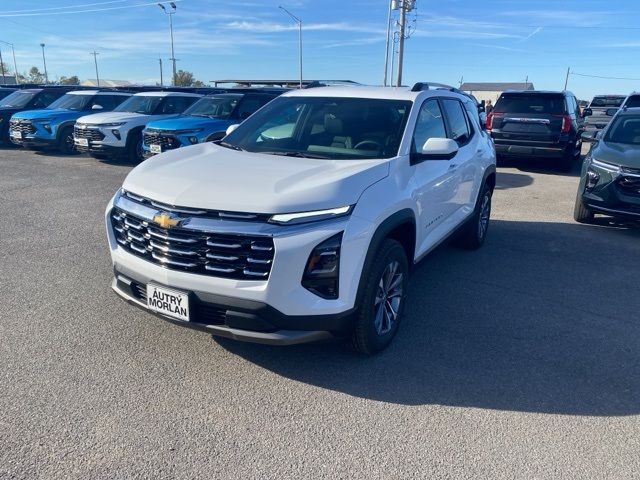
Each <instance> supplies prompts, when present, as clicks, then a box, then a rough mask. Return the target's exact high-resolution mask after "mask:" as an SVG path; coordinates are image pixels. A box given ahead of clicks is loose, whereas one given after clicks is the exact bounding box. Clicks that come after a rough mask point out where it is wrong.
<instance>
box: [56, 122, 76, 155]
mask: <svg viewBox="0 0 640 480" xmlns="http://www.w3.org/2000/svg"><path fill="white" fill-rule="evenodd" d="M58 150H60V152H61V153H64V154H65V155H76V154H77V153H79V152H78V149H77V148H76V144H75V142H74V140H73V127H71V126H69V127H64V128H63V129H62V132H60V138H59V139H58Z"/></svg>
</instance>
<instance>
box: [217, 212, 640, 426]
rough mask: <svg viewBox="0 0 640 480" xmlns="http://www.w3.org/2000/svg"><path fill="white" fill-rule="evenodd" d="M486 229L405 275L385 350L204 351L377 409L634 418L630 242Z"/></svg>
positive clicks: (636, 334) (639, 327)
mask: <svg viewBox="0 0 640 480" xmlns="http://www.w3.org/2000/svg"><path fill="white" fill-rule="evenodd" d="M613 227H614V228H611V227H610V226H609V225H608V224H606V223H605V224H599V225H596V226H584V225H578V224H560V223H536V222H507V221H493V222H492V224H491V227H490V233H489V237H488V240H487V243H486V245H485V246H484V247H483V248H482V249H481V250H479V251H477V252H468V251H462V250H457V249H454V248H452V247H449V246H443V247H441V248H439V249H438V250H436V251H435V252H434V253H433V254H431V255H430V256H429V257H428V258H427V259H426V260H425V261H424V262H423V263H422V264H421V265H420V266H419V267H418V268H417V269H416V271H415V274H414V277H413V281H412V283H411V288H410V297H409V299H408V304H407V313H406V316H405V318H404V320H403V325H402V327H401V329H400V331H399V333H398V336H397V337H396V339H395V341H394V343H393V344H392V345H391V346H390V347H389V348H388V349H387V350H386V351H385V352H382V353H381V354H379V355H377V356H374V357H363V356H359V355H356V354H353V353H350V352H348V351H345V350H344V349H342V348H341V347H340V346H337V345H306V346H297V347H288V348H278V347H268V346H262V345H252V344H243V343H239V342H232V341H229V340H216V341H218V342H219V343H220V344H221V345H222V346H223V347H224V348H226V349H227V350H228V351H230V352H232V353H234V354H236V355H239V356H241V357H243V358H245V359H247V360H248V361H251V362H254V363H256V364H258V365H260V366H262V367H264V368H266V369H268V370H271V371H273V372H276V373H278V374H280V375H282V376H284V377H287V378H290V379H293V380H296V381H300V382H304V383H307V384H311V385H315V386H317V387H320V388H326V389H330V390H335V391H339V392H342V393H345V394H348V395H352V396H355V397H361V398H366V399H371V400H377V401H382V402H389V403H396V404H405V405H421V404H437V405H448V406H464V407H477V408H487V409H500V410H510V411H523V412H540V413H551V414H571V415H594V416H613V415H633V414H638V413H640V401H639V399H640V375H638V372H639V371H640V322H639V321H638V312H639V311H640V297H639V296H638V295H637V292H636V288H637V285H638V282H637V272H638V270H640V228H637V226H635V225H629V224H627V225H625V224H614V225H613Z"/></svg>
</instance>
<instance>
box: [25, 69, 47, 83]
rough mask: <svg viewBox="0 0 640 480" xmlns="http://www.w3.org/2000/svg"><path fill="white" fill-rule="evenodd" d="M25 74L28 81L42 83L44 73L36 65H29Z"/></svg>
mask: <svg viewBox="0 0 640 480" xmlns="http://www.w3.org/2000/svg"><path fill="white" fill-rule="evenodd" d="M25 76H26V79H27V81H28V82H29V83H44V80H45V78H44V74H43V73H42V72H40V70H38V67H36V66H33V67H31V68H30V69H29V73H28V74H26V75H25Z"/></svg>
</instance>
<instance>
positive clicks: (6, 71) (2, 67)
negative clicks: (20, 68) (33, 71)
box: [0, 62, 13, 75]
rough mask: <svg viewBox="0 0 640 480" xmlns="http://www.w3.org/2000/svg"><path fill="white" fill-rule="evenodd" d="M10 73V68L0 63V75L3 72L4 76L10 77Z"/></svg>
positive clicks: (4, 63)
mask: <svg viewBox="0 0 640 480" xmlns="http://www.w3.org/2000/svg"><path fill="white" fill-rule="evenodd" d="M12 71H13V70H11V66H10V65H9V64H8V63H6V62H2V63H0V75H2V72H4V74H5V75H11V72H12Z"/></svg>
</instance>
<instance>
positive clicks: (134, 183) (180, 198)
mask: <svg viewBox="0 0 640 480" xmlns="http://www.w3.org/2000/svg"><path fill="white" fill-rule="evenodd" d="M388 173H389V163H388V161H383V160H318V159H309V158H297V157H281V156H276V155H266V154H260V153H249V152H238V151H234V150H230V149H228V148H224V147H220V146H218V145H215V144H213V143H204V144H199V145H193V146H190V147H185V148H180V149H177V150H171V151H168V152H165V153H162V154H160V155H156V156H154V157H151V158H150V159H149V160H146V161H145V162H143V163H141V164H140V165H138V166H137V167H136V168H134V169H133V170H132V171H131V172H130V173H129V175H128V176H127V178H126V179H125V181H124V184H123V188H124V189H125V190H128V191H131V192H132V193H135V194H137V195H141V196H143V197H147V198H151V199H153V200H156V201H158V202H162V203H168V204H170V205H176V206H181V207H194V208H204V209H210V210H224V211H231V212H247V213H294V212H304V211H311V210H321V209H327V208H336V207H342V206H346V205H353V204H355V203H356V202H357V201H358V198H360V195H361V194H362V192H363V191H364V190H365V189H366V188H367V187H369V186H370V185H372V184H374V183H376V182H378V181H379V180H381V179H383V178H384V177H386V176H387V175H388Z"/></svg>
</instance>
